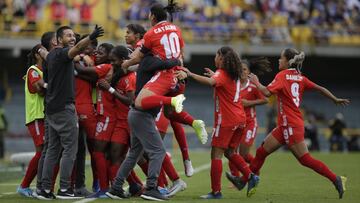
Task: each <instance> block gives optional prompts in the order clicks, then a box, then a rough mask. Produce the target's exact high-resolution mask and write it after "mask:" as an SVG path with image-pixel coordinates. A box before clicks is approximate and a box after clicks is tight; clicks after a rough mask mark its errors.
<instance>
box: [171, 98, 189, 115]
mask: <svg viewBox="0 0 360 203" xmlns="http://www.w3.org/2000/svg"><path fill="white" fill-rule="evenodd" d="M185 99H186V98H185V96H184V95H183V94H179V95H178V96H176V97H172V98H171V106H173V107H174V108H175V111H176V113H180V112H182V110H183V102H184V101H185Z"/></svg>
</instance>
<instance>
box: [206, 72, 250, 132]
mask: <svg viewBox="0 0 360 203" xmlns="http://www.w3.org/2000/svg"><path fill="white" fill-rule="evenodd" d="M212 78H213V79H214V80H215V81H216V84H215V92H214V93H215V94H214V97H215V125H217V126H221V127H232V126H236V125H239V124H245V121H246V116H245V112H244V107H243V105H242V103H241V99H240V80H237V81H234V80H232V79H231V78H230V76H229V75H228V74H227V73H226V72H225V71H224V70H223V69H217V70H216V72H215V75H214V76H212Z"/></svg>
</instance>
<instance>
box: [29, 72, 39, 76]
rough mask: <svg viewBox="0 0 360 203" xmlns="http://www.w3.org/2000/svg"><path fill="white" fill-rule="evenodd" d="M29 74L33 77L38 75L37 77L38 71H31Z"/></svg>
mask: <svg viewBox="0 0 360 203" xmlns="http://www.w3.org/2000/svg"><path fill="white" fill-rule="evenodd" d="M31 76H32V77H33V78H38V77H39V73H38V72H37V71H32V72H31Z"/></svg>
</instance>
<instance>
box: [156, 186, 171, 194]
mask: <svg viewBox="0 0 360 203" xmlns="http://www.w3.org/2000/svg"><path fill="white" fill-rule="evenodd" d="M157 189H158V190H159V192H160V194H162V195H164V196H167V195H168V194H169V190H168V189H167V188H166V187H160V186H158V188H157Z"/></svg>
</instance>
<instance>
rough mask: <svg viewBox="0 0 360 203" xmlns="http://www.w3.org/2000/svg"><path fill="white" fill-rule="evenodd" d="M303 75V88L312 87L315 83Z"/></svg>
mask: <svg viewBox="0 0 360 203" xmlns="http://www.w3.org/2000/svg"><path fill="white" fill-rule="evenodd" d="M303 77H304V87H305V89H314V88H315V86H316V84H315V83H314V82H312V81H311V80H309V79H308V78H307V77H305V76H303Z"/></svg>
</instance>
